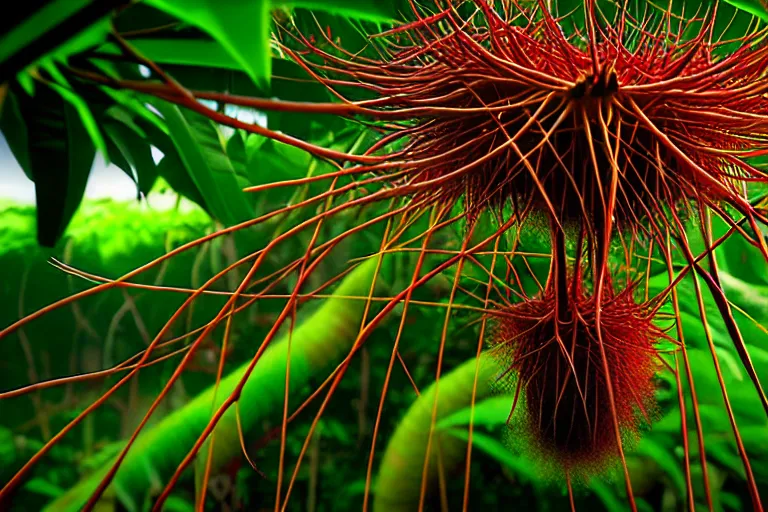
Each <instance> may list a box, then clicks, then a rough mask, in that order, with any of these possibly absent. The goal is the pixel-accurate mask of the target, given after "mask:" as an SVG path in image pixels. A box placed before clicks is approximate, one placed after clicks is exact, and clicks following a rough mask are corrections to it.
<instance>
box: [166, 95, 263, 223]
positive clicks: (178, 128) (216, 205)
mask: <svg viewBox="0 0 768 512" xmlns="http://www.w3.org/2000/svg"><path fill="white" fill-rule="evenodd" d="M157 108H158V110H159V111H160V113H161V114H162V115H163V117H164V118H165V122H166V124H167V125H168V129H169V130H170V133H171V134H172V139H173V143H174V145H175V147H176V149H177V150H178V152H179V156H180V157H181V161H182V162H183V164H184V167H185V168H186V170H187V172H188V173H189V176H190V177H191V178H192V181H194V183H195V185H196V186H197V189H198V191H199V192H200V194H201V195H202V196H203V198H204V199H205V203H206V205H207V206H208V208H209V209H210V213H211V214H212V215H213V216H214V217H215V218H217V219H218V220H220V221H221V222H223V223H224V224H227V225H233V224H237V223H239V222H243V221H245V220H247V219H250V218H253V216H254V211H253V207H252V205H251V203H250V202H249V201H248V199H247V197H246V195H245V194H244V193H243V192H242V188H243V185H244V183H241V182H240V181H238V179H237V176H236V174H235V170H234V168H233V167H232V162H230V160H229V157H228V156H227V153H226V151H225V149H224V145H223V143H222V137H221V134H220V133H219V131H218V129H217V127H216V125H215V124H214V123H213V122H212V121H210V120H209V119H208V118H206V117H204V116H202V115H200V114H198V113H196V112H190V111H182V110H181V109H180V108H179V107H177V106H175V105H171V104H168V103H162V102H158V103H157Z"/></svg>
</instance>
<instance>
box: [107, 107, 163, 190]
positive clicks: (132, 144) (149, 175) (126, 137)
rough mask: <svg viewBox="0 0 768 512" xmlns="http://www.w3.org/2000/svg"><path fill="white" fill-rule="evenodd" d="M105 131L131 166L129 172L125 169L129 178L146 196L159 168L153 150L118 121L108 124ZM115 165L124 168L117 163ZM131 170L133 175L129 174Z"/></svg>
mask: <svg viewBox="0 0 768 512" xmlns="http://www.w3.org/2000/svg"><path fill="white" fill-rule="evenodd" d="M104 131H105V132H106V133H107V136H108V137H109V139H110V141H111V142H112V143H113V144H114V145H115V147H116V148H117V149H118V150H119V151H120V154H121V156H122V157H123V158H124V160H125V163H127V164H128V166H129V169H128V170H126V169H125V168H123V170H124V171H126V173H127V174H128V175H129V176H131V175H132V176H133V178H134V179H135V181H136V185H137V187H138V189H139V192H141V193H142V194H144V195H145V196H146V195H147V194H148V193H149V190H150V189H151V188H152V185H154V184H155V180H156V179H157V167H156V166H155V161H154V160H153V159H152V148H151V147H150V146H149V144H147V142H146V141H144V140H142V139H141V138H139V136H138V135H137V134H136V133H135V132H134V131H133V130H131V129H130V128H128V127H127V126H126V125H124V124H122V123H119V122H117V121H111V122H110V121H108V122H106V123H105V124H104ZM115 164H116V165H118V167H122V166H120V165H119V164H117V162H115ZM130 170H132V171H133V173H131V172H129V171H130Z"/></svg>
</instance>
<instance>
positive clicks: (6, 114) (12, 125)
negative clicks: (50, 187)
mask: <svg viewBox="0 0 768 512" xmlns="http://www.w3.org/2000/svg"><path fill="white" fill-rule="evenodd" d="M0 130H2V132H3V135H4V136H5V140H6V141H8V145H9V146H10V148H11V152H12V153H13V156H14V157H15V158H16V161H17V162H18V163H19V165H20V166H21V168H22V169H23V170H24V174H26V175H27V178H29V179H30V180H31V179H33V178H32V167H31V164H30V163H29V136H28V134H27V123H26V122H25V121H24V117H22V115H21V110H20V109H19V100H18V99H17V97H16V94H15V93H14V92H13V91H8V92H7V95H6V98H5V102H4V103H3V109H2V111H0Z"/></svg>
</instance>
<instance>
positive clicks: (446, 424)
mask: <svg viewBox="0 0 768 512" xmlns="http://www.w3.org/2000/svg"><path fill="white" fill-rule="evenodd" d="M511 407H512V397H511V396H499V397H494V398H488V399H486V400H483V401H482V402H480V403H478V404H475V418H474V423H473V425H475V426H483V427H494V426H498V425H503V424H505V423H506V422H507V418H508V417H509V412H510V410H511ZM471 414H472V408H470V407H466V408H464V409H461V410H459V411H456V412H455V413H453V414H451V415H450V416H447V417H445V418H443V419H442V420H440V421H439V422H437V428H439V429H446V428H451V427H458V426H462V425H469V421H470V417H471Z"/></svg>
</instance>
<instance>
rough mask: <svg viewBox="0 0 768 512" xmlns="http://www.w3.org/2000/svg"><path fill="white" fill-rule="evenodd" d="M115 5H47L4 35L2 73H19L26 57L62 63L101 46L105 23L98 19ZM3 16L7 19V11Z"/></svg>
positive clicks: (77, 1) (83, 0)
mask: <svg viewBox="0 0 768 512" xmlns="http://www.w3.org/2000/svg"><path fill="white" fill-rule="evenodd" d="M115 3H116V2H92V1H88V0H55V1H52V2H47V4H46V5H44V6H42V7H40V8H38V9H37V10H36V11H35V12H33V13H30V15H29V16H28V17H26V19H24V20H23V21H21V22H20V23H18V24H17V25H16V26H14V27H13V29H12V30H10V31H9V32H8V33H6V34H4V36H3V39H2V43H0V67H1V68H2V69H3V73H4V74H5V73H9V74H11V73H14V72H17V71H20V70H21V68H23V67H24V66H25V65H27V64H29V63H30V60H29V59H30V56H32V59H34V58H36V57H41V58H42V60H49V59H55V60H66V58H67V57H68V56H69V55H71V54H73V53H77V52H80V51H82V50H84V49H86V48H89V47H92V46H94V45H96V44H99V43H101V42H102V41H103V40H104V39H105V37H106V34H107V32H108V31H109V20H108V19H104V18H102V17H103V16H104V15H105V14H107V13H108V12H109V11H110V10H111V9H112V8H113V6H114V4H115ZM24 7H25V6H23V5H17V6H16V9H17V10H21V11H23V10H25V9H24ZM16 9H15V10H16ZM6 11H7V10H6ZM17 12H18V11H17ZM4 14H5V16H11V13H8V12H6V13H4ZM73 36H74V37H73ZM9 64H12V65H13V69H11V68H9V67H8V65H9Z"/></svg>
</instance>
